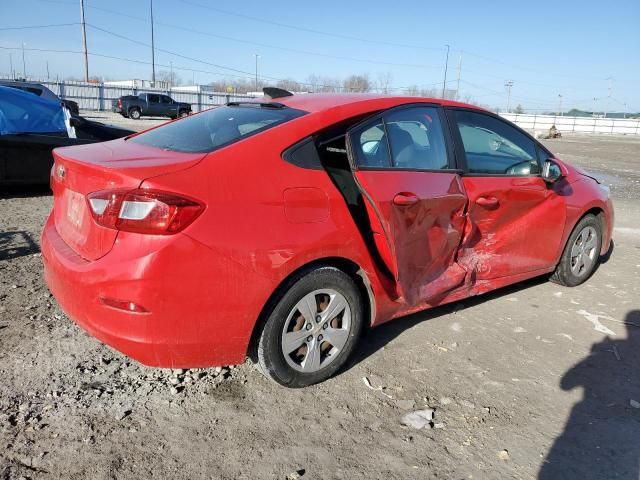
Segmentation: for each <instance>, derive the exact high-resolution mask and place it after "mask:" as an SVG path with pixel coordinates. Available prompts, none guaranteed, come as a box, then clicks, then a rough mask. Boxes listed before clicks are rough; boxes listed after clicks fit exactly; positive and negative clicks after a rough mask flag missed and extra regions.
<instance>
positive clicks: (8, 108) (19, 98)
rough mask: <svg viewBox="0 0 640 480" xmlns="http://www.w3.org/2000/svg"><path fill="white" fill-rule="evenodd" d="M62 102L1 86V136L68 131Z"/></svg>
mask: <svg viewBox="0 0 640 480" xmlns="http://www.w3.org/2000/svg"><path fill="white" fill-rule="evenodd" d="M64 120H65V119H64V111H63V108H62V105H61V104H60V102H52V101H51V100H45V99H42V98H40V97H36V96H35V95H33V94H31V93H27V92H24V91H22V90H18V89H15V88H9V87H2V86H0V135H9V134H17V133H63V132H66V131H67V127H66V126H65V122H64Z"/></svg>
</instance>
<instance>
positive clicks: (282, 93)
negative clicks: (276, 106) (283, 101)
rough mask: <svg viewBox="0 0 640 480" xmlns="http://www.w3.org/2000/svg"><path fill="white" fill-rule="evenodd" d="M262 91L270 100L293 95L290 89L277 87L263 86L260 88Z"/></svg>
mask: <svg viewBox="0 0 640 480" xmlns="http://www.w3.org/2000/svg"><path fill="white" fill-rule="evenodd" d="M262 93H264V96H265V97H267V98H269V99H270V100H275V99H276V98H283V97H291V96H293V93H291V92H290V91H288V90H285V89H284V88H277V87H264V88H263V89H262Z"/></svg>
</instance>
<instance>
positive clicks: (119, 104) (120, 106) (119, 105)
mask: <svg viewBox="0 0 640 480" xmlns="http://www.w3.org/2000/svg"><path fill="white" fill-rule="evenodd" d="M118 108H122V99H121V98H119V99H118Z"/></svg>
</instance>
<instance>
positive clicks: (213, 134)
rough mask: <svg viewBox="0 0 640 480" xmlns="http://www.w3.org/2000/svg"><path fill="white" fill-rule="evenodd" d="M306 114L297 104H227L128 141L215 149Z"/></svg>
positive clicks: (180, 149)
mask: <svg viewBox="0 0 640 480" xmlns="http://www.w3.org/2000/svg"><path fill="white" fill-rule="evenodd" d="M304 114H305V112H303V111H302V110H297V109H294V108H271V107H261V106H260V105H259V104H255V106H253V105H248V104H247V105H242V106H224V107H218V108H213V109H211V110H207V111H206V112H202V113H199V114H197V115H191V116H189V117H185V118H183V119H182V120H179V121H177V122H171V123H167V124H165V125H162V126H161V127H158V128H154V129H153V130H149V131H148V132H144V133H141V134H140V135H136V136H135V137H132V138H131V139H129V140H128V141H130V142H133V143H140V144H142V145H148V146H150V147H157V148H162V149H165V150H172V151H175V152H202V153H205V152H212V151H213V150H216V149H217V148H220V147H223V146H226V145H229V144H231V143H233V142H236V141H238V140H241V139H242V138H244V137H246V136H249V135H252V134H255V133H258V132H261V131H263V130H267V129H269V128H273V127H275V126H276V125H279V124H281V123H284V122H287V121H289V120H293V119H294V118H297V117H300V116H302V115H304Z"/></svg>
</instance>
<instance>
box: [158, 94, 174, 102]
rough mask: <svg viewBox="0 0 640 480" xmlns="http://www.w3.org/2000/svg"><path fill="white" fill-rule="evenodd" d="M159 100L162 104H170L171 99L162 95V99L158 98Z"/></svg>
mask: <svg viewBox="0 0 640 480" xmlns="http://www.w3.org/2000/svg"><path fill="white" fill-rule="evenodd" d="M160 99H161V100H162V103H167V104H168V103H172V102H171V97H167V96H166V95H163V96H162V97H160Z"/></svg>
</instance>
